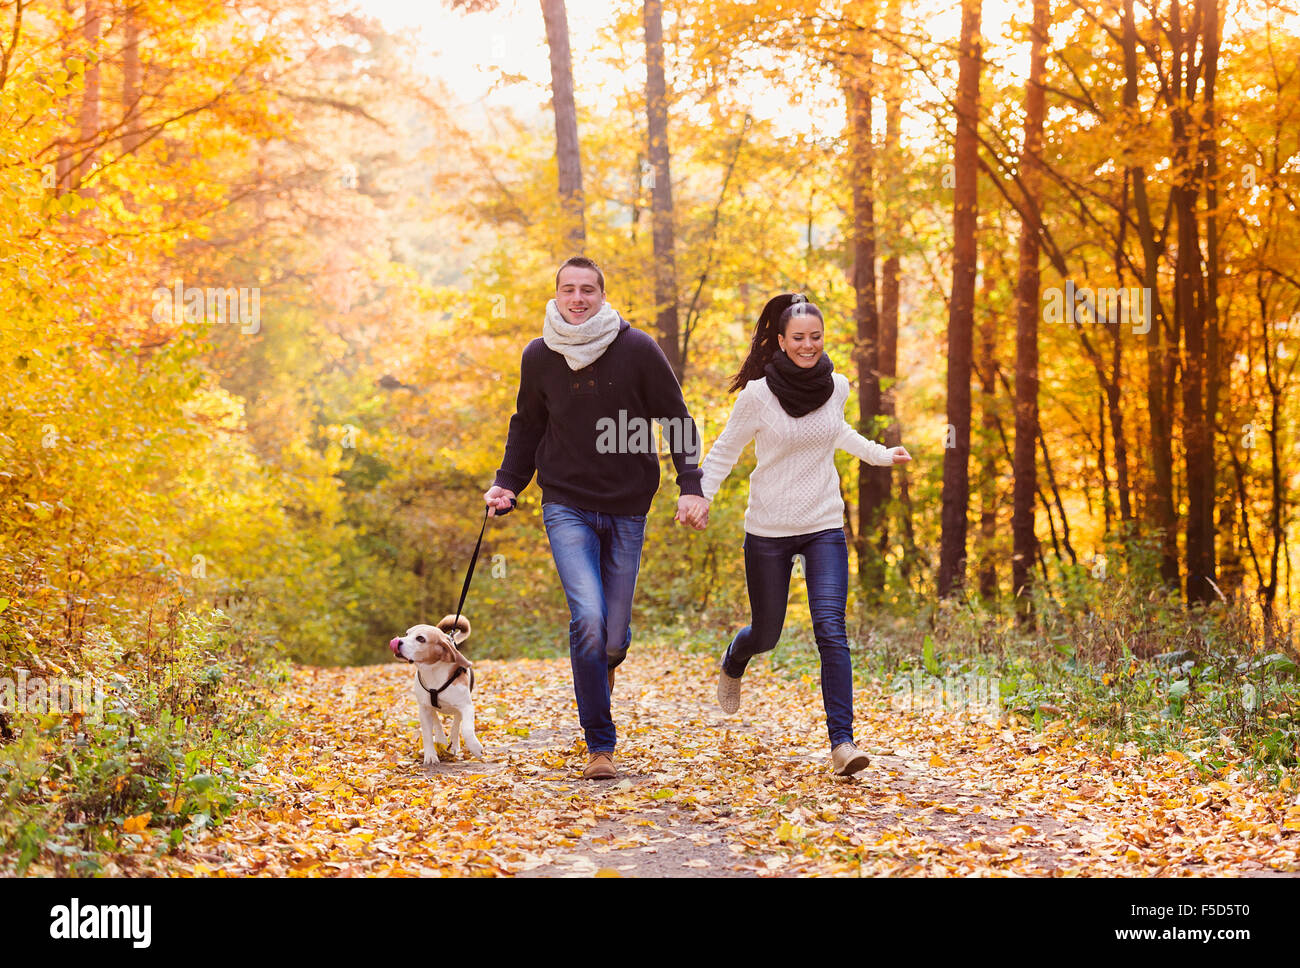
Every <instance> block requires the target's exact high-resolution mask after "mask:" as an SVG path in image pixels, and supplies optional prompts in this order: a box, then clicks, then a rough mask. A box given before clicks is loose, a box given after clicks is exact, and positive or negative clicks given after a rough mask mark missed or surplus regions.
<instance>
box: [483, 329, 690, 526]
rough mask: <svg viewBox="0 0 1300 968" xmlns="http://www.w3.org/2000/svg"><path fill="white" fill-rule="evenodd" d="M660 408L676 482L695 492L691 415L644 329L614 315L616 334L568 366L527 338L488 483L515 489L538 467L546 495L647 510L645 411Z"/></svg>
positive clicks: (651, 460) (616, 509)
mask: <svg viewBox="0 0 1300 968" xmlns="http://www.w3.org/2000/svg"><path fill="white" fill-rule="evenodd" d="M620 411H622V412H623V413H622V414H621V415H620ZM662 418H667V419H669V420H671V421H672V423H670V424H669V425H668V428H676V431H677V432H673V431H671V430H670V429H665V431H664V433H663V440H664V443H665V445H667V446H668V447H669V448H671V450H672V458H673V465H674V466H675V467H676V468H677V486H678V487H679V488H680V489H681V492H682V493H683V494H701V495H702V494H703V492H702V490H701V489H700V478H701V473H700V469H699V466H698V465H699V436H698V434H697V432H696V429H695V422H694V421H693V420H692V419H691V416H690V413H689V412H688V411H687V409H686V403H685V402H684V401H683V400H682V388H681V386H680V385H679V384H678V383H677V377H676V376H675V375H674V374H673V371H672V367H670V366H669V365H668V360H667V358H666V357H665V356H664V354H663V351H662V350H661V349H659V346H658V344H656V343H655V341H654V340H653V339H652V338H651V337H650V336H648V335H647V334H646V333H643V332H641V330H639V329H633V328H632V327H631V326H630V325H629V324H628V322H627V320H620V325H619V332H618V336H616V337H615V338H614V342H612V343H610V344H609V347H608V348H607V349H606V350H605V352H604V353H602V354H601V355H600V357H599V358H598V359H597V360H596V362H594V363H592V364H591V365H590V366H585V367H583V368H582V369H581V370H571V369H569V364H568V362H567V361H566V360H565V359H564V357H563V356H562V355H561V354H559V353H557V352H555V351H554V350H552V349H551V348H550V347H548V346H547V345H546V343H545V341H544V340H542V339H540V338H539V339H535V340H533V341H532V342H531V343H529V344H528V345H527V346H526V347H525V348H524V356H523V362H522V363H521V364H520V370H519V398H518V400H517V402H516V404H515V415H514V416H513V417H511V418H510V433H509V436H508V437H507V438H506V453H505V457H504V458H502V461H501V467H500V469H499V470H498V471H497V475H496V482H495V483H496V485H497V486H498V487H504V488H507V489H509V490H511V491H514V492H515V494H519V493H520V492H521V491H522V490H523V489H524V488H525V487H527V486H528V482H529V481H530V480H531V479H532V476H533V472H534V471H536V472H537V483H538V484H539V485H540V486H541V488H542V503H543V504H546V503H550V502H555V503H558V504H565V505H568V506H569V507H575V508H582V509H583V510H587V511H601V512H603V513H606V514H645V513H646V512H647V511H648V510H650V502H651V501H652V500H653V499H654V495H655V491H657V490H658V489H659V458H658V455H657V454H656V453H654V444H653V437H652V436H650V435H649V433H648V430H649V427H650V421H651V420H655V419H662ZM620 431H622V432H621V433H620ZM638 437H639V440H638ZM643 442H644V443H647V444H648V446H642V443H643ZM629 443H630V444H631V446H628V444H629ZM611 450H613V451H614V452H612V453H610V452H609V451H611ZM629 450H640V451H643V452H641V453H628V452H627V451H629ZM644 451H648V452H644Z"/></svg>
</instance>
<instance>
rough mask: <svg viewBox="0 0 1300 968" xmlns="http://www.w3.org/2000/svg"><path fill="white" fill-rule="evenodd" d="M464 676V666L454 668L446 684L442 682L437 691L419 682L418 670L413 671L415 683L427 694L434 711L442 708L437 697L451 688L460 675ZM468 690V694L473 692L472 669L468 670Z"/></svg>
mask: <svg viewBox="0 0 1300 968" xmlns="http://www.w3.org/2000/svg"><path fill="white" fill-rule="evenodd" d="M464 674H465V667H464V666H456V671H455V672H453V673H452V674H451V675H449V676H448V677H447V681H446V682H444V683H443V684H442V685H441V686H439V687H438V688H437V689H430V688H429V687H428V686H426V685H425V684H424V683H423V682H421V681H420V670H419V669H416V670H415V681H416V682H419V683H420V688H421V689H423V690H424V691H425V692H427V693H428V694H429V702H431V703H432V704H433V708H434V709H441V708H442V706H441V705H439V704H438V697H439V696H440V695H442V694H443V692H444V691H446V690H447V689H448V688H450V686H451V684H452V683H453V682H455V681H456V680H457V679H459V678H460V677H461V676H462V675H464ZM469 690H470V692H473V691H474V670H473V669H470V670H469Z"/></svg>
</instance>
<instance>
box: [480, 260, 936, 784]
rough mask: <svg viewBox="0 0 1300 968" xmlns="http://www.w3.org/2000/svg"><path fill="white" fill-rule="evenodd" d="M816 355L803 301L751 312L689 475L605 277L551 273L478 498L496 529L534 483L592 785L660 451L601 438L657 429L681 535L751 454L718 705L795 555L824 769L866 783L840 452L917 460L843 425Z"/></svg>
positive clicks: (684, 423)
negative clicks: (744, 597) (721, 409)
mask: <svg viewBox="0 0 1300 968" xmlns="http://www.w3.org/2000/svg"><path fill="white" fill-rule="evenodd" d="M822 340H823V320H822V315H821V312H820V311H819V310H818V309H817V307H816V306H814V305H813V304H812V303H809V302H807V301H806V300H804V299H803V298H802V297H800V296H797V295H789V294H787V295H781V296H777V297H775V298H774V299H771V300H770V301H769V302H768V304H767V305H766V306H764V307H763V312H762V314H761V315H760V316H759V318H758V326H757V328H756V329H755V331H754V339H753V343H752V345H751V347H750V351H749V355H748V357H747V358H746V359H745V362H744V364H743V365H742V366H741V368H740V371H739V372H738V373H737V374H736V378H735V380H733V381H732V384H731V390H732V391H736V390H739V391H740V394H739V396H737V398H736V405H735V408H734V409H733V410H732V412H731V416H730V418H729V419H728V420H727V426H726V428H725V429H724V430H723V432H722V434H721V435H720V436H719V437H718V439H717V441H716V442H715V443H714V445H713V448H712V450H711V451H710V452H709V455H708V457H707V459H706V460H705V461H704V465H703V467H700V466H697V465H698V460H699V447H698V440H699V437H698V434H697V433H696V431H695V424H694V421H692V420H691V416H690V413H689V412H688V411H687V409H686V404H685V402H684V401H683V400H682V391H681V387H680V386H679V385H678V383H677V378H676V377H675V376H674V375H673V371H672V368H671V367H670V366H669V365H668V360H667V359H666V358H665V357H664V355H663V352H662V351H661V350H660V349H659V346H658V344H656V343H655V341H654V340H653V339H652V338H651V337H650V336H649V335H647V334H646V333H643V332H641V331H640V330H638V329H633V328H632V327H631V326H630V325H629V324H628V323H627V321H626V320H624V319H623V318H622V317H621V316H619V314H618V313H617V312H615V311H614V309H613V307H611V306H610V305H609V303H607V302H605V277H604V275H603V274H602V273H601V271H600V268H599V267H598V266H597V265H596V263H594V262H592V261H591V260H590V259H587V258H584V257H575V258H572V259H569V260H567V261H566V262H565V263H564V264H563V265H562V266H560V270H559V272H558V273H556V276H555V299H554V300H552V301H551V302H550V303H548V304H547V307H546V319H545V322H544V323H543V326H542V336H541V338H540V339H535V340H533V341H532V342H531V343H529V344H528V346H527V347H525V349H524V354H523V362H522V364H521V366H520V375H519V397H518V401H517V403H516V407H515V414H514V416H513V417H511V418H510V430H509V434H508V436H507V439H506V450H505V456H504V458H503V459H502V461H501V467H500V469H499V470H498V471H497V474H496V480H495V482H494V483H493V486H492V487H491V488H490V489H489V490H488V491H487V493H486V494H484V496H483V497H484V500H485V501H486V502H487V504H488V507H489V509H490V510H489V512H488V513H489V514H493V515H495V514H505V513H508V512H509V511H510V509H511V508H512V507H513V506H514V504H515V499H516V497H517V496H518V494H519V492H520V491H522V490H523V489H524V488H525V487H527V486H528V482H529V481H530V480H531V479H532V476H533V473H534V471H535V472H536V473H537V483H538V484H539V485H540V486H541V489H542V521H543V523H544V524H545V526H546V536H547V538H548V539H549V540H550V545H551V554H552V556H553V558H554V559H555V569H556V571H558V572H559V575H560V583H561V584H562V585H563V586H564V595H565V597H566V598H567V599H568V602H569V615H570V622H569V658H570V663H571V665H572V668H573V688H574V693H575V694H576V696H577V700H578V719H579V721H580V722H581V724H582V728H583V732H584V733H585V735H586V740H587V750H588V763H587V767H586V769H585V770H584V772H583V776H584V777H586V778H587V779H611V778H613V777H614V776H615V775H616V774H617V771H616V769H615V765H614V746H615V739H616V733H615V729H614V720H613V718H612V716H611V715H610V695H611V693H612V692H613V689H614V670H615V669H617V668H618V666H619V664H620V663H621V662H622V661H623V660H624V659H625V658H626V657H627V650H628V646H629V645H630V644H631V641H632V629H631V620H632V593H633V592H634V591H635V590H636V577H637V572H638V571H639V569H640V566H641V543H642V539H643V538H644V536H645V521H646V512H647V511H649V509H650V502H651V500H652V499H653V498H654V495H655V492H656V491H657V490H658V489H659V460H658V455H657V453H656V452H655V449H654V447H653V446H650V447H646V448H638V449H639V450H642V451H644V452H640V453H629V452H626V451H630V450H632V449H633V448H631V447H624V448H622V450H623V451H625V452H619V453H609V452H608V451H609V450H610V449H611V448H610V447H609V446H608V445H607V444H608V437H609V435H608V433H607V432H606V433H604V434H602V433H601V431H600V430H599V429H598V428H599V427H600V426H601V425H602V422H603V421H606V420H609V421H613V424H614V425H617V426H628V425H631V426H641V427H648V426H649V423H650V421H652V420H666V421H671V423H670V424H669V425H670V426H677V427H686V428H689V430H688V432H686V433H681V434H676V435H665V437H666V439H667V440H668V443H669V446H670V449H671V451H672V459H673V466H674V467H675V468H676V470H677V486H678V488H679V489H680V491H681V497H680V498H679V500H678V502H677V515H676V520H677V521H679V522H681V523H682V524H686V525H689V526H691V527H693V528H695V529H696V530H703V529H704V527H705V526H706V525H707V523H708V517H709V503H710V501H711V500H712V498H713V495H714V494H716V493H717V490H718V487H719V486H720V485H721V484H722V481H723V480H724V479H725V478H726V476H727V474H728V473H730V471H731V468H732V467H733V466H734V465H735V463H736V459H737V458H738V457H739V456H740V452H741V451H742V450H743V449H744V447H745V445H746V444H747V443H749V441H750V440H754V441H756V444H755V446H756V449H757V457H758V465H757V467H756V468H755V469H754V472H753V474H751V475H750V479H749V507H748V508H747V509H746V511H745V580H746V583H747V584H748V588H749V603H750V611H751V616H752V617H751V621H750V624H749V625H747V626H746V627H745V628H743V629H741V630H740V631H739V632H738V633H737V634H736V637H735V638H734V639H732V641H731V644H730V646H728V648H727V650H726V653H725V654H724V655H723V657H722V666H721V668H720V669H719V673H718V703H719V705H721V707H722V709H723V710H724V711H725V712H728V713H734V712H736V711H737V710H738V709H739V708H740V680H741V677H742V676H743V675H744V673H745V666H746V664H747V663H748V662H749V660H750V659H752V658H753V657H754V656H755V655H758V654H759V653H760V652H767V651H770V650H771V649H773V648H775V647H776V643H777V640H778V639H779V638H780V636H781V626H782V624H783V623H784V621H785V606H786V600H787V598H788V597H789V592H790V572H791V568H792V565H793V560H794V557H795V556H796V555H800V556H802V557H803V561H804V573H805V575H806V576H807V583H808V606H809V610H810V611H811V612H812V620H813V632H814V634H815V636H816V639H817V649H818V652H819V653H820V654H821V669H822V675H821V679H822V701H823V703H824V704H825V707H826V725H827V729H828V731H829V733H830V744H831V767H832V769H833V770H834V772H836V773H838V774H840V775H841V776H848V775H850V774H853V773H856V772H857V771H859V770H861V769H863V768H864V767H866V766H867V763H868V760H867V755H866V754H865V753H863V752H862V751H861V750H859V749H858V748H857V746H855V745H854V742H853V668H852V665H851V664H850V659H849V643H848V636H847V634H846V632H845V623H844V608H845V600H846V597H847V595H848V579H849V556H848V545H847V544H846V542H845V540H844V501H843V500H842V499H841V497H840V488H839V484H840V482H839V475H838V473H837V472H836V469H835V451H836V450H846V451H848V452H849V453H851V454H853V455H854V456H856V457H859V458H861V459H862V460H864V461H866V462H868V463H870V464H874V465H877V466H881V467H888V466H891V465H893V464H901V463H904V462H906V461H909V460H911V457H910V456H909V455H908V453H907V451H906V450H905V449H904V448H902V447H895V448H893V449H889V448H886V447H883V446H881V445H880V444H877V443H874V442H872V441H870V440H867V439H866V438H864V437H862V436H861V435H859V434H858V433H856V432H855V431H854V430H853V428H852V427H850V426H849V425H848V423H847V422H846V421H845V419H844V404H845V401H846V400H847V399H848V395H849V383H848V380H847V379H845V378H844V377H843V376H842V375H840V374H838V373H834V372H833V370H834V367H833V366H832V365H831V361H830V358H829V357H828V356H827V355H826V354H825V352H824V351H823V348H822ZM634 420H635V421H637V423H636V424H633V423H632V422H633V421H634ZM604 426H606V427H607V426H609V424H604ZM634 439H635V438H634ZM615 449H617V448H615Z"/></svg>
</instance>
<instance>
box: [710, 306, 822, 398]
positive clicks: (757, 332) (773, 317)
mask: <svg viewBox="0 0 1300 968" xmlns="http://www.w3.org/2000/svg"><path fill="white" fill-rule="evenodd" d="M803 315H810V316H816V317H817V318H818V319H822V311H821V310H820V309H818V308H817V307H816V306H815V305H813V304H812V303H810V302H809V301H808V300H807V298H805V297H804V296H802V295H800V294H798V293H793V292H783V293H781V295H779V296H773V297H772V298H771V299H769V300H768V301H767V305H766V306H764V307H763V311H762V312H761V313H759V314H758V325H757V326H755V327H754V339H753V341H752V342H751V343H750V344H749V355H748V356H746V357H745V362H744V363H742V364H741V365H740V369H739V370H738V371H737V372H736V376H735V378H734V379H733V380H732V381H731V386H730V387H728V388H727V389H728V390H730V391H731V392H732V393H735V392H736V391H737V390H740V389H743V388H744V386H745V384H746V383H748V382H749V381H750V380H757V379H758V378H759V377H761V376H762V375H763V368H764V367H766V366H767V364H768V361H769V360H771V359H772V354H773V353H775V352H776V351H777V350H779V349H780V348H781V344H780V343H778V342H777V336H784V335H785V329H786V326H787V325H788V324H789V322H790V320H791V319H793V318H794V317H795V316H803Z"/></svg>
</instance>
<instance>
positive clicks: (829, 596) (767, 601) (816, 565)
mask: <svg viewBox="0 0 1300 968" xmlns="http://www.w3.org/2000/svg"><path fill="white" fill-rule="evenodd" d="M795 555H802V556H803V560H804V566H803V567H804V575H805V576H806V578H807V582H808V610H809V611H810V612H811V613H812V622H813V635H814V636H815V637H816V639H817V651H818V652H819V653H820V654H821V664H822V703H823V705H824V706H825V707H826V729H827V731H828V732H829V733H830V738H831V746H832V747H835V746H838V745H839V744H840V743H848V742H850V741H851V740H852V739H853V665H852V662H851V661H850V659H849V639H848V635H847V634H846V632H845V628H844V608H845V602H846V600H847V598H848V593H849V547H848V544H847V542H845V540H844V531H843V530H842V529H840V528H832V529H831V530H828V531H816V532H814V533H812V534H797V535H792V536H790V537H787V538H763V537H760V536H758V535H755V534H748V533H746V535H745V583H746V585H747V586H748V588H749V610H750V615H751V620H750V624H749V625H747V626H745V627H744V628H743V629H741V630H740V631H739V632H737V633H736V637H735V638H734V639H732V641H731V645H730V646H728V647H727V651H726V654H724V655H723V657H722V666H723V669H724V670H725V671H726V673H727V675H729V676H731V677H732V678H734V679H738V678H740V677H741V676H742V675H744V673H745V666H746V664H747V663H748V662H749V660H750V659H752V658H753V657H754V656H756V655H758V654H759V653H760V652H770V651H771V650H772V649H774V648H776V643H777V640H778V639H780V638H781V627H782V626H783V625H784V624H785V605H786V600H787V599H788V598H789V596H790V571H791V568H792V566H793V561H794V556H795Z"/></svg>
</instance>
